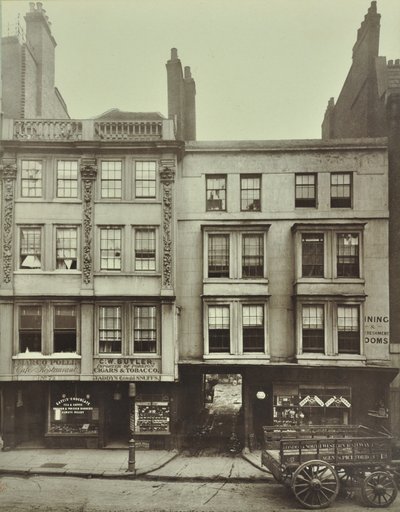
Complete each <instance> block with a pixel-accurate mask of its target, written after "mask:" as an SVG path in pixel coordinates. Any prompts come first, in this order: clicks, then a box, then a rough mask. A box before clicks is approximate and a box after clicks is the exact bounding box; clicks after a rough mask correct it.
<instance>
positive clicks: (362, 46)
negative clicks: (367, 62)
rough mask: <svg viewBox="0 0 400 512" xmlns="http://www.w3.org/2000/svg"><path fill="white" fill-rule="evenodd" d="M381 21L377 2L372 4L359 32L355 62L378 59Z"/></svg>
mask: <svg viewBox="0 0 400 512" xmlns="http://www.w3.org/2000/svg"><path fill="white" fill-rule="evenodd" d="M380 20H381V15H380V14H379V13H378V12H377V8H376V2H375V1H374V2H371V5H370V7H369V9H368V12H367V14H366V15H365V16H364V20H363V21H362V23H361V26H360V28H359V29H358V31H357V41H356V42H355V44H354V46H353V61H355V60H357V59H361V60H363V59H365V58H368V59H375V57H378V53H379V31H380V27H381V25H380Z"/></svg>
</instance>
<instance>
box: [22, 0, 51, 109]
mask: <svg viewBox="0 0 400 512" xmlns="http://www.w3.org/2000/svg"><path fill="white" fill-rule="evenodd" d="M29 5H30V11H29V12H28V13H27V14H26V15H25V21H26V42H27V45H28V47H29V50H30V51H31V52H32V54H33V57H34V59H35V61H36V64H37V80H36V83H37V89H36V115H37V116H41V115H42V112H43V109H44V102H45V101H47V100H48V99H49V101H50V100H52V95H53V94H54V79H55V76H54V75H55V47H56V41H55V39H54V37H53V36H52V34H51V29H50V25H51V24H50V22H49V19H48V17H47V16H46V11H45V10H44V9H43V5H42V2H36V4H35V3H34V2H30V4H29Z"/></svg>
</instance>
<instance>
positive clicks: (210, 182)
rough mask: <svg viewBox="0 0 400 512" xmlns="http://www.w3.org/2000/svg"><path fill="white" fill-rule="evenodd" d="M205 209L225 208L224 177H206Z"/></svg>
mask: <svg viewBox="0 0 400 512" xmlns="http://www.w3.org/2000/svg"><path fill="white" fill-rule="evenodd" d="M206 183H207V185H206V189H207V190H206V195H207V211H212V210H225V209H226V178H225V177H224V176H221V177H212V178H210V177H208V178H207V179H206Z"/></svg>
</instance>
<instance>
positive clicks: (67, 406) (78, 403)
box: [53, 396, 93, 420]
mask: <svg viewBox="0 0 400 512" xmlns="http://www.w3.org/2000/svg"><path fill="white" fill-rule="evenodd" d="M53 409H54V411H55V416H56V417H55V419H56V420H57V419H60V418H57V416H60V415H62V414H85V413H87V411H93V406H92V404H91V403H90V400H88V399H87V398H79V397H67V396H63V398H61V399H60V400H57V401H56V403H55V407H53Z"/></svg>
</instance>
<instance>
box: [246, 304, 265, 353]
mask: <svg viewBox="0 0 400 512" xmlns="http://www.w3.org/2000/svg"><path fill="white" fill-rule="evenodd" d="M242 324H243V352H263V351H264V308H263V306H261V305H257V306H255V305H251V306H243V309H242Z"/></svg>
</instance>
